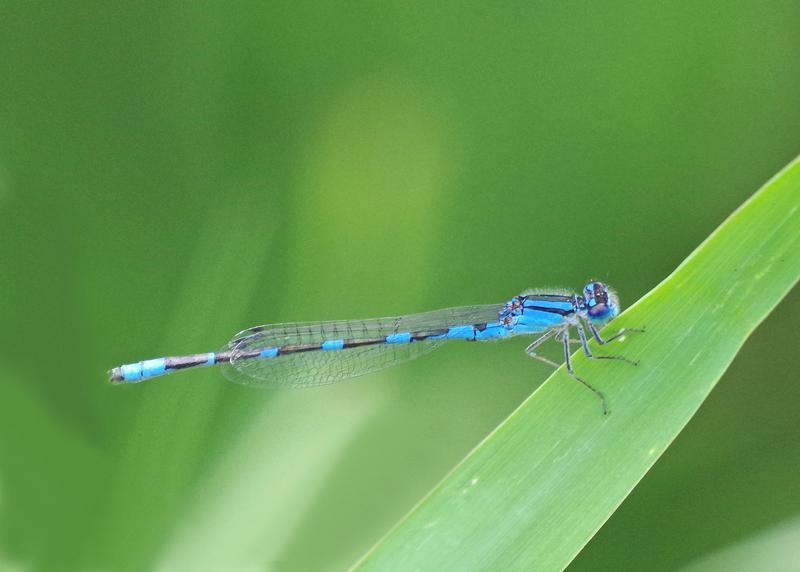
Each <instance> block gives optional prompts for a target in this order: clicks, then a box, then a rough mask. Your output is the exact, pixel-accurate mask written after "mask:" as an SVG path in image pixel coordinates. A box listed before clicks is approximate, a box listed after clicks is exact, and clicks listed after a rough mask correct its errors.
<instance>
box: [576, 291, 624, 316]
mask: <svg viewBox="0 0 800 572" xmlns="http://www.w3.org/2000/svg"><path fill="white" fill-rule="evenodd" d="M583 295H584V300H585V302H586V314H587V315H588V316H589V319H590V320H592V321H593V322H597V323H603V322H607V321H608V320H610V319H612V318H613V317H615V316H616V315H617V314H618V313H619V304H618V303H617V297H616V296H615V295H614V293H612V292H611V291H610V290H609V289H608V286H606V285H605V284H603V283H602V282H590V283H589V284H587V285H586V287H585V288H584V289H583Z"/></svg>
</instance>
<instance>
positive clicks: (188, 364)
mask: <svg viewBox="0 0 800 572" xmlns="http://www.w3.org/2000/svg"><path fill="white" fill-rule="evenodd" d="M618 313H619V301H618V299H617V296H616V294H614V292H613V291H611V290H610V289H609V288H608V287H607V286H606V285H605V284H603V283H602V282H590V283H589V284H587V285H586V287H585V288H584V289H583V295H578V294H565V293H545V292H527V293H524V294H520V295H519V296H514V297H513V298H511V300H509V301H508V302H505V303H501V304H487V305H483V306H465V307H460V308H448V309H445V310H436V311H433V312H424V313H421V314H409V315H407V316H399V317H395V318H377V319H370V320H343V321H334V322H308V323H296V324H276V325H267V326H256V327H254V328H249V329H247V330H244V331H242V332H239V333H238V334H236V336H234V337H233V339H232V340H231V341H230V342H229V343H228V344H227V345H226V346H225V347H223V348H222V349H221V350H220V351H218V352H210V353H202V354H194V355H187V356H177V357H162V358H157V359H150V360H145V361H140V362H136V363H131V364H127V365H122V366H119V367H115V368H114V369H112V370H111V371H110V372H109V376H110V380H111V382H112V383H137V382H140V381H143V380H145V379H150V378H153V377H158V376H160V375H163V374H166V373H172V372H175V371H179V370H182V369H189V368H193V367H199V366H205V365H219V366H222V369H223V371H224V373H225V375H226V377H227V378H228V379H230V380H231V381H234V382H237V383H241V384H244V385H251V386H272V387H284V388H297V387H312V386H316V385H324V384H328V383H335V382H337V381H341V380H344V379H348V378H352V377H356V376H359V375H363V374H365V373H369V372H373V371H377V370H379V369H383V368H386V367H389V366H392V365H395V364H398V363H401V362H403V361H407V360H410V359H413V358H415V357H417V356H420V355H422V354H424V353H426V352H428V351H430V350H432V349H434V348H436V347H439V346H440V345H441V344H442V343H444V342H445V341H447V340H454V339H458V340H467V341H486V340H496V339H502V338H508V337H511V336H517V335H521V334H539V337H538V338H536V339H535V340H534V341H533V342H532V343H531V344H530V345H528V347H527V348H525V352H526V353H527V354H528V355H529V356H530V357H532V358H536V359H538V360H541V361H543V362H545V363H547V364H549V365H551V366H554V367H559V364H557V363H556V362H554V361H551V360H549V359H547V358H546V357H544V356H541V355H539V354H538V353H537V351H536V350H537V348H538V347H539V346H540V345H541V344H542V343H544V342H545V341H547V340H548V339H550V338H555V339H556V340H557V341H559V342H561V344H562V347H563V350H564V360H565V361H566V366H567V372H569V374H570V375H571V376H572V377H573V378H574V379H576V380H577V381H579V382H580V383H581V384H583V385H584V386H585V387H586V388H588V389H589V390H591V391H592V392H593V393H594V394H595V395H596V396H597V397H598V398H599V399H600V404H601V406H602V408H603V413H607V409H606V404H605V398H604V396H603V394H602V393H601V392H600V391H598V390H597V389H595V388H594V387H592V386H591V385H590V384H589V383H587V382H586V381H585V380H584V379H582V378H581V377H579V376H578V375H577V374H576V373H575V371H574V370H573V369H572V360H571V358H570V343H571V342H573V340H570V329H571V328H574V329H575V330H576V331H577V334H578V339H577V340H574V343H579V344H580V345H581V347H582V348H583V353H584V354H585V355H586V357H588V358H591V359H613V360H621V361H624V362H627V363H630V364H633V365H636V363H637V362H635V361H632V360H629V359H627V358H625V357H622V356H616V355H604V356H596V355H593V354H592V352H591V351H590V349H589V344H588V341H587V333H586V330H587V329H588V331H589V333H590V334H591V335H592V337H594V339H595V340H597V342H598V343H599V344H606V343H608V342H610V341H611V340H613V339H616V338H619V337H620V336H622V335H624V334H625V333H627V332H630V331H641V330H635V329H632V328H628V329H623V330H620V331H619V332H617V333H616V334H614V335H613V336H611V337H609V338H603V337H601V336H600V332H599V331H598V327H602V326H603V325H605V324H606V323H608V322H609V321H610V320H611V319H613V318H614V317H615V316H616V315H617V314H618Z"/></svg>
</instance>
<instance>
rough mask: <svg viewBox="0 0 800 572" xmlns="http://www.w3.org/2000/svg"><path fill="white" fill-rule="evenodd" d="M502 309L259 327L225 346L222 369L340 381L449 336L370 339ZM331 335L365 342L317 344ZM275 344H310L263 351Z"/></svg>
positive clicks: (276, 378) (304, 381)
mask: <svg viewBox="0 0 800 572" xmlns="http://www.w3.org/2000/svg"><path fill="white" fill-rule="evenodd" d="M502 309H503V304H490V305H484V306H466V307H461V308H448V309H445V310H436V311H433V312H424V313H421V314H409V315H407V316H399V317H394V318H376V319H369V320H342V321H333V322H308V323H297V324H275V325H266V326H256V327H253V328H249V329H247V330H244V331H242V332H239V333H238V334H237V335H236V336H234V338H233V339H232V340H231V341H230V342H229V343H228V345H227V346H226V347H225V348H223V350H222V351H223V352H228V353H229V355H230V363H229V364H224V365H223V368H222V369H223V371H224V373H225V376H226V377H227V378H228V379H230V380H231V381H234V382H236V383H241V384H243V385H250V386H272V387H284V388H299V387H312V386H316V385H325V384H328V383H335V382H337V381H341V380H344V379H348V378H352V377H356V376H359V375H363V374H365V373H369V372H373V371H377V370H380V369H383V368H386V367H389V366H392V365H395V364H398V363H402V362H404V361H408V360H410V359H413V358H415V357H418V356H420V355H422V354H424V353H427V352H429V351H431V350H433V349H434V348H436V347H438V346H439V345H441V344H442V343H443V342H444V341H445V340H444V339H427V340H421V341H412V342H410V343H394V344H389V343H385V342H379V343H371V344H366V341H367V340H383V339H384V338H386V336H389V335H392V334H401V333H406V332H408V333H415V334H430V335H436V334H440V333H443V330H444V331H446V329H447V328H449V327H451V326H461V325H466V324H479V323H485V322H492V321H495V320H497V318H498V314H499V312H500V311H501V310H502ZM331 340H348V341H361V342H365V345H361V346H356V347H350V348H344V349H334V350H320V349H316V348H318V347H319V346H320V345H321V344H322V342H325V341H331ZM272 348H294V349H295V350H297V349H299V348H307V349H302V350H300V351H293V352H287V353H285V354H281V353H279V354H278V355H276V356H272V357H258V356H259V354H260V353H261V352H262V351H263V350H269V349H272ZM267 354H269V352H267Z"/></svg>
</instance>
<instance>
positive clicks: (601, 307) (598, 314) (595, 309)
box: [587, 302, 608, 318]
mask: <svg viewBox="0 0 800 572" xmlns="http://www.w3.org/2000/svg"><path fill="white" fill-rule="evenodd" d="M587 312H588V314H589V317H590V318H602V317H604V316H605V315H606V314H608V306H606V304H605V302H603V303H598V304H594V305H593V306H592V307H591V308H589V309H588V310H587Z"/></svg>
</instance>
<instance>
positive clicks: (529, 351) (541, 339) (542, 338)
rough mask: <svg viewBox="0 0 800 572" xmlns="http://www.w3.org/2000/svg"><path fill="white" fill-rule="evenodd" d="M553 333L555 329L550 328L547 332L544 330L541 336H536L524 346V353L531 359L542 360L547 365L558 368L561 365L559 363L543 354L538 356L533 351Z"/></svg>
mask: <svg viewBox="0 0 800 572" xmlns="http://www.w3.org/2000/svg"><path fill="white" fill-rule="evenodd" d="M554 333H555V331H553V330H550V331H548V332H545V333H544V334H543V335H542V336H540V337H538V338H536V339H535V340H534V341H533V343H531V344H530V345H529V346H528V347H527V348H525V353H526V354H528V355H529V356H530V357H532V358H533V359H538V360H539V361H541V362H544V363H546V364H547V365H550V366H553V367H554V368H556V369H558V368H559V367H561V364H558V363H556V362H554V361H553V360H550V359H547V358H546V357H544V356H540V355H539V354H537V353H536V352H535V351H533V350H535V349H536V348H538V347H539V346H540V345H542V344H543V343H544V342H546V341H547V340H549V339H550V338H551V337H552V336H553V334H554Z"/></svg>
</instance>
